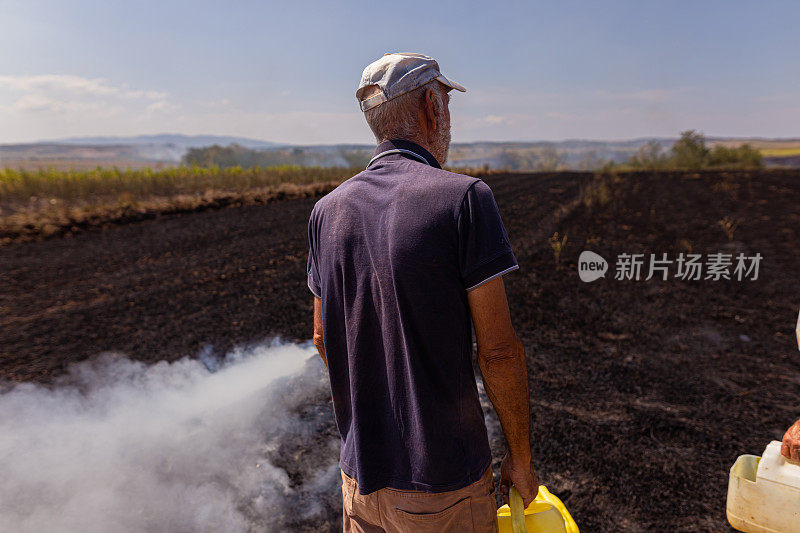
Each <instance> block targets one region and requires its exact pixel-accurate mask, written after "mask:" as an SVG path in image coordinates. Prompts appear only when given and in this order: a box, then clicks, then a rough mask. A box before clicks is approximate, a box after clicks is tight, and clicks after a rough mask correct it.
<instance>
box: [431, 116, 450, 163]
mask: <svg viewBox="0 0 800 533" xmlns="http://www.w3.org/2000/svg"><path fill="white" fill-rule="evenodd" d="M439 132H440V134H439V135H438V136H437V137H436V139H435V140H434V141H433V143H432V144H431V154H432V155H433V157H435V158H436V160H437V161H438V162H439V164H440V165H441V166H444V164H445V163H447V154H448V152H449V151H450V122H449V121H448V123H447V124H442V128H441V129H440V130H439Z"/></svg>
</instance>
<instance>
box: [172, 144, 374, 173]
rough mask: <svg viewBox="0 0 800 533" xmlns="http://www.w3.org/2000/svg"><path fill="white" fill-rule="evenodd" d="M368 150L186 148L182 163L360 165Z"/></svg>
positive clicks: (275, 165) (260, 165) (224, 165)
mask: <svg viewBox="0 0 800 533" xmlns="http://www.w3.org/2000/svg"><path fill="white" fill-rule="evenodd" d="M370 155H371V152H370V151H367V150H360V149H357V148H354V149H349V148H346V147H341V148H337V149H335V150H334V151H333V152H331V153H327V152H321V153H320V152H314V151H306V150H305V149H304V148H303V147H291V148H273V149H269V150H253V149H250V148H245V147H244V146H240V145H238V144H230V145H228V146H220V145H218V144H215V145H213V146H206V147H203V148H189V150H188V151H187V152H186V154H185V155H184V156H183V164H185V165H188V166H195V165H196V166H200V167H219V168H231V167H243V168H251V167H262V168H266V167H280V166H298V167H311V166H322V167H329V166H340V167H361V166H365V165H366V164H367V162H369V159H370Z"/></svg>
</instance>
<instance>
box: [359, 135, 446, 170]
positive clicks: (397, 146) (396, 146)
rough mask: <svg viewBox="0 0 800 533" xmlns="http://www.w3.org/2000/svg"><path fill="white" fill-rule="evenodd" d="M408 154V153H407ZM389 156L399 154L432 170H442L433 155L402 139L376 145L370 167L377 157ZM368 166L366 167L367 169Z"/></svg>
mask: <svg viewBox="0 0 800 533" xmlns="http://www.w3.org/2000/svg"><path fill="white" fill-rule="evenodd" d="M409 152H410V153H409ZM383 154H385V156H388V155H389V154H400V155H403V156H406V157H410V158H412V159H414V160H417V161H419V162H423V161H424V162H425V163H427V164H428V165H430V166H432V167H434V168H442V166H441V165H440V164H439V162H438V161H437V160H436V158H435V157H433V155H432V154H431V153H430V152H429V151H427V150H426V149H425V148H423V147H422V146H420V145H418V144H417V143H414V142H411V141H406V140H403V139H393V140H391V141H384V142H382V143H380V144H379V145H378V147H377V148H376V149H375V154H374V157H373V158H372V161H370V165H371V164H372V163H373V161H375V160H376V159H377V158H378V157H381V158H383V157H385V156H384V155H383ZM370 165H367V167H369V166H370Z"/></svg>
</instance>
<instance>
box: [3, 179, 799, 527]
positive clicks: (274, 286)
mask: <svg viewBox="0 0 800 533" xmlns="http://www.w3.org/2000/svg"><path fill="white" fill-rule="evenodd" d="M484 179H485V181H486V182H487V183H488V184H489V185H490V186H491V187H492V189H493V191H494V193H495V197H496V199H497V203H498V205H499V207H500V211H501V213H502V216H503V220H504V222H505V224H506V227H507V229H508V233H509V236H510V238H511V241H512V245H513V247H514V251H515V254H516V256H517V259H518V261H519V264H520V270H519V271H518V272H514V273H511V274H509V275H507V276H506V277H505V282H506V287H507V290H508V297H509V304H510V306H511V311H512V317H513V320H514V323H515V326H516V328H517V332H518V334H519V336H520V338H521V339H522V340H523V342H524V344H525V347H526V352H527V355H528V366H529V373H530V379H531V409H532V423H533V428H534V460H535V464H536V466H537V468H538V471H539V475H540V478H541V479H542V481H543V482H544V483H545V484H546V485H547V486H548V487H549V488H550V490H551V491H553V492H554V493H555V494H557V495H559V496H560V497H561V498H562V499H563V500H564V501H565V503H566V504H567V507H568V508H569V509H570V511H571V512H572V513H573V516H574V517H575V518H576V520H577V522H578V524H579V525H581V526H582V528H583V530H584V531H652V530H656V531H720V530H727V529H728V526H727V525H726V521H725V491H726V485H727V472H728V469H729V468H730V465H731V464H732V463H733V461H734V460H735V458H736V456H737V455H739V454H742V453H760V452H761V450H762V449H763V448H764V446H765V445H766V444H767V442H768V441H769V440H771V439H779V438H780V436H781V435H782V432H783V431H784V430H785V429H786V427H788V425H789V424H790V423H791V422H792V421H793V420H794V419H796V418H797V417H800V357H798V353H797V344H796V343H795V340H794V332H793V330H794V322H795V320H796V318H797V311H798V305H800V294H798V292H797V281H798V279H797V275H798V274H797V273H798V271H800V207H798V206H800V173H798V172H797V171H760V172H743V171H736V172H733V171H732V172H704V173H699V174H694V173H682V172H672V173H658V174H655V173H648V172H641V173H627V174H620V175H598V176H593V175H591V174H582V173H557V174H492V175H488V176H485V177H484ZM315 201H316V199H315V198H301V199H287V200H283V201H280V202H275V203H270V204H267V205H249V206H241V207H228V208H222V209H212V210H204V211H201V212H192V213H176V214H172V215H168V216H158V217H155V218H152V219H149V220H144V221H140V222H137V223H131V224H124V225H119V226H114V227H109V228H105V229H97V230H89V231H83V232H80V233H77V234H75V235H72V236H68V237H56V238H51V239H47V240H42V241H38V242H27V243H12V244H9V245H7V246H4V247H2V248H0V283H2V286H3V290H2V291H0V379H5V380H10V381H12V382H13V381H26V380H35V381H41V382H49V381H51V380H52V379H53V378H54V377H55V376H57V375H59V374H61V373H63V372H64V370H65V368H66V367H67V366H68V365H70V364H71V363H73V362H76V361H80V360H84V359H87V358H89V357H91V356H94V355H96V354H98V353H101V352H107V351H114V352H122V353H125V354H127V355H128V356H130V357H131V358H134V359H138V360H142V361H146V362H156V361H161V360H168V361H172V360H176V359H178V358H181V357H183V356H187V355H190V356H191V355H197V354H198V353H199V352H200V351H201V350H207V351H208V350H210V351H212V352H217V353H224V352H226V351H227V350H229V349H230V348H231V347H233V346H234V345H240V344H243V343H249V342H257V341H260V340H263V339H264V338H267V337H271V336H275V335H279V336H281V337H283V338H286V339H290V340H305V339H308V338H309V337H310V336H311V330H312V297H311V293H310V292H309V291H308V289H307V287H306V285H305V263H306V257H307V255H306V254H307V240H306V223H307V220H308V215H309V213H310V211H311V208H312V206H313V204H314V202H315ZM555 232H558V233H559V236H560V237H561V238H563V236H564V235H566V236H567V240H566V243H565V244H564V246H563V249H562V250H561V254H560V257H559V261H558V262H556V254H555V253H554V249H553V247H552V246H551V243H550V238H551V237H552V236H553V234H554V233H555ZM583 250H592V251H594V252H596V253H598V254H600V255H601V256H603V257H604V258H606V259H607V260H608V261H609V272H608V273H607V274H606V277H605V278H604V279H599V280H597V281H595V282H593V283H583V282H581V281H580V280H579V278H578V273H577V262H578V256H579V254H580V252H581V251H583ZM623 253H627V254H634V253H641V254H645V257H646V258H649V255H650V254H656V256H657V257H658V258H661V257H662V254H667V257H668V258H669V259H672V260H674V259H676V258H677V256H678V254H680V253H697V254H703V257H704V259H705V258H706V257H707V256H708V254H712V253H729V254H732V255H733V256H735V255H737V254H739V253H744V254H745V255H748V256H752V255H754V254H756V253H760V254H761V255H762V256H763V259H762V261H761V264H760V272H759V276H758V279H757V280H755V281H753V280H743V281H738V280H735V279H733V280H720V281H712V280H698V281H683V280H677V279H675V277H674V273H675V265H672V268H671V272H670V276H669V279H668V280H666V281H663V280H661V279H659V278H658V277H654V278H653V279H650V280H645V279H644V278H645V277H646V276H647V261H646V262H645V266H644V269H643V272H642V274H643V275H642V278H643V279H641V280H638V281H636V280H616V279H614V274H615V272H614V270H615V263H616V259H617V257H618V256H619V254H623ZM330 429H331V428H328V429H327V430H326V431H328V430H330ZM333 430H334V431H335V428H333ZM499 444H500V443H498V442H495V443H493V448H494V449H495V451H496V457H495V459H496V461H498V462H499V459H500V456H499V453H500V450H501V446H499ZM496 466H497V465H496ZM497 471H498V469H497V468H495V472H496V473H497ZM331 520H332V522H333V524H334V528H335V527H336V524H337V523H338V522H337V520H338V519H337V518H336V517H335V516H332V517H331Z"/></svg>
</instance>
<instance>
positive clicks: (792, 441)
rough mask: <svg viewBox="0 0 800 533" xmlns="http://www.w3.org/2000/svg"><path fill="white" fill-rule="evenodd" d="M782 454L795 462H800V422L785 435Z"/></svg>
mask: <svg viewBox="0 0 800 533" xmlns="http://www.w3.org/2000/svg"><path fill="white" fill-rule="evenodd" d="M781 453H782V454H783V455H785V456H786V457H787V458H789V459H791V460H793V461H800V420H798V421H797V422H795V423H794V425H793V426H792V427H790V428H789V429H788V430H787V431H786V433H785V434H784V435H783V444H782V445H781Z"/></svg>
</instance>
